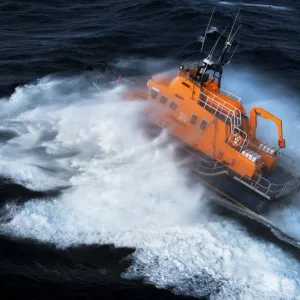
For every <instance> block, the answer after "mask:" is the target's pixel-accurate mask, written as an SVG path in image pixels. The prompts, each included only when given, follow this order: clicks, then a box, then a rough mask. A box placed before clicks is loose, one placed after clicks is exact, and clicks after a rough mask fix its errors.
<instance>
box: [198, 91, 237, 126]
mask: <svg viewBox="0 0 300 300" xmlns="http://www.w3.org/2000/svg"><path fill="white" fill-rule="evenodd" d="M208 94H212V93H211V92H210V91H208V90H207V89H205V88H203V92H202V91H201V92H200V99H199V102H200V103H202V104H203V107H204V108H206V107H208V108H209V109H211V110H214V116H215V115H216V114H217V113H219V114H221V115H222V116H223V117H224V118H225V122H226V121H227V120H229V121H230V124H231V131H232V130H233V129H234V128H235V127H239V126H241V124H242V118H241V111H240V110H239V109H238V108H236V107H234V106H233V105H231V104H230V103H227V102H226V101H224V100H223V99H221V98H219V97H218V96H216V95H214V94H212V95H213V98H212V97H210V96H209V95H208ZM215 99H217V100H218V101H216V100H215ZM225 112H227V113H225Z"/></svg>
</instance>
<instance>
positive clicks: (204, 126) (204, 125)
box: [199, 120, 208, 131]
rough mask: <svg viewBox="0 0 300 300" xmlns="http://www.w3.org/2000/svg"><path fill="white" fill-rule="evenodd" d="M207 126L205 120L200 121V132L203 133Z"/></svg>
mask: <svg viewBox="0 0 300 300" xmlns="http://www.w3.org/2000/svg"><path fill="white" fill-rule="evenodd" d="M207 125H208V122H207V121H206V120H202V122H201V123H200V126H199V127H200V129H201V130H202V131H204V130H205V129H206V128H207Z"/></svg>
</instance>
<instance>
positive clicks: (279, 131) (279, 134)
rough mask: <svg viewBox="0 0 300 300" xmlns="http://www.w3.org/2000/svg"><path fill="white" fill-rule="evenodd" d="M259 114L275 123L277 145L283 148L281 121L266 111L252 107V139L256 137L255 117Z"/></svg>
mask: <svg viewBox="0 0 300 300" xmlns="http://www.w3.org/2000/svg"><path fill="white" fill-rule="evenodd" d="M258 116H260V117H262V118H264V119H266V120H272V121H274V122H275V123H276V124H277V128H278V145H279V147H280V148H285V139H284V138H283V130H282V121H281V120H280V119H278V118H277V117H275V116H273V115H272V114H270V113H269V112H268V111H266V110H264V109H262V108H259V107H254V108H253V109H252V110H251V112H250V129H251V137H252V139H256V128H257V117H258Z"/></svg>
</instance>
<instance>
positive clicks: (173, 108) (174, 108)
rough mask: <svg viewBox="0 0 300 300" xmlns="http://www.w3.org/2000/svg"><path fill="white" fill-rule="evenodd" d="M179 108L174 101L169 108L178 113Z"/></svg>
mask: <svg viewBox="0 0 300 300" xmlns="http://www.w3.org/2000/svg"><path fill="white" fill-rule="evenodd" d="M177 107H178V104H177V103H176V102H174V101H172V102H171V104H170V106H169V108H170V109H172V110H174V111H176V109H177Z"/></svg>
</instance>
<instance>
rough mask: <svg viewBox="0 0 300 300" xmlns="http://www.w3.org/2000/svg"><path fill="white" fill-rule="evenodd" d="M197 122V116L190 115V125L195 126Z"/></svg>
mask: <svg viewBox="0 0 300 300" xmlns="http://www.w3.org/2000/svg"><path fill="white" fill-rule="evenodd" d="M197 120H198V116H197V115H192V117H191V119H190V123H191V124H192V125H195V124H196V122H197Z"/></svg>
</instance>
